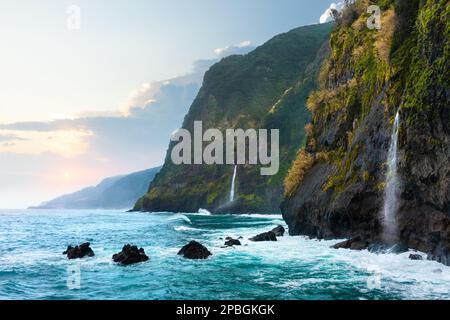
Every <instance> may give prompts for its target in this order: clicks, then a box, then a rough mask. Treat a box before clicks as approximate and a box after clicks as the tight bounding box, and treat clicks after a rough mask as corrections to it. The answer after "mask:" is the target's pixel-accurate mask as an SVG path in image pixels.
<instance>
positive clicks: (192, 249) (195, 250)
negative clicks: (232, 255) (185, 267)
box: [178, 241, 212, 260]
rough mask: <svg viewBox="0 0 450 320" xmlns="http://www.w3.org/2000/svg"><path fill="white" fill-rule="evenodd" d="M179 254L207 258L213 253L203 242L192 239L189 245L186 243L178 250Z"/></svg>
mask: <svg viewBox="0 0 450 320" xmlns="http://www.w3.org/2000/svg"><path fill="white" fill-rule="evenodd" d="M178 254H179V255H182V256H183V257H185V258H186V259H195V260H199V259H207V258H208V257H209V256H211V255H212V253H211V252H210V251H209V250H208V249H207V248H206V247H205V246H204V245H202V244H201V243H199V242H197V241H191V242H189V243H188V244H187V245H185V246H184V247H183V248H181V250H180V251H179V252H178Z"/></svg>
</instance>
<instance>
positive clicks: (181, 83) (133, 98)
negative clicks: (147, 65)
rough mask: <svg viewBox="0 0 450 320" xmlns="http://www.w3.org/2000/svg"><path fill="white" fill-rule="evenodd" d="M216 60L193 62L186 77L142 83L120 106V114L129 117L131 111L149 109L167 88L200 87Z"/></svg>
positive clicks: (160, 98)
mask: <svg viewBox="0 0 450 320" xmlns="http://www.w3.org/2000/svg"><path fill="white" fill-rule="evenodd" d="M215 62H217V60H199V61H196V62H194V64H193V68H192V70H191V72H189V73H188V74H186V75H183V76H179V77H175V78H172V79H167V80H163V81H155V82H147V83H143V84H142V85H141V87H140V88H138V89H136V90H133V91H132V92H130V94H129V95H128V99H127V100H126V102H125V103H124V104H123V105H122V106H121V108H120V109H121V113H122V115H125V116H130V115H131V114H132V113H133V110H134V111H136V109H144V108H151V106H152V105H153V104H157V103H158V100H163V99H164V97H162V96H161V95H163V94H164V92H165V89H166V88H168V87H171V86H172V87H173V86H177V87H180V88H181V87H189V86H192V85H195V86H197V87H200V85H201V83H202V80H203V75H204V74H205V72H206V71H207V70H208V69H209V68H210V67H211V66H212V65H213V64H214V63H215Z"/></svg>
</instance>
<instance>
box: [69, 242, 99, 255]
mask: <svg viewBox="0 0 450 320" xmlns="http://www.w3.org/2000/svg"><path fill="white" fill-rule="evenodd" d="M90 245H91V244H90V243H89V242H86V243H83V244H80V245H79V246H75V247H72V246H68V247H67V250H66V251H64V252H63V254H65V255H67V258H68V259H81V258H84V257H93V256H94V255H95V254H94V251H93V250H92V249H91V247H90Z"/></svg>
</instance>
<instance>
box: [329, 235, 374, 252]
mask: <svg viewBox="0 0 450 320" xmlns="http://www.w3.org/2000/svg"><path fill="white" fill-rule="evenodd" d="M368 246H369V242H368V241H366V240H363V238H362V237H355V238H353V239H349V240H346V241H343V242H339V243H337V244H335V245H334V246H332V248H333V249H352V250H364V249H367V247H368Z"/></svg>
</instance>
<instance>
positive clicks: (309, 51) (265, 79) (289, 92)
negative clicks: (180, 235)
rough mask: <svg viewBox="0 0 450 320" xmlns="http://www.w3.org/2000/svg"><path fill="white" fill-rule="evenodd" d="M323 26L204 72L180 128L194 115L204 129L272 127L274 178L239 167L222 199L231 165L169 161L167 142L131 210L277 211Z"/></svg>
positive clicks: (305, 115)
mask: <svg viewBox="0 0 450 320" xmlns="http://www.w3.org/2000/svg"><path fill="white" fill-rule="evenodd" d="M330 31H331V25H330V24H325V25H314V26H307V27H301V28H298V29H294V30H292V31H290V32H288V33H285V34H281V35H279V36H277V37H275V38H273V39H272V40H270V41H268V42H267V43H265V44H264V45H262V46H261V47H259V48H257V49H256V50H254V51H253V52H251V53H249V54H247V55H244V56H237V55H235V56H230V57H227V58H225V59H223V60H222V61H220V62H219V63H217V64H216V65H214V66H213V67H212V68H211V69H210V70H209V71H208V72H207V73H206V74H205V77H204V82H203V86H202V88H201V90H200V92H199V94H198V96H197V98H196V99H195V101H194V103H193V104H192V106H191V108H190V110H189V113H188V114H187V116H186V118H185V121H184V124H183V128H186V129H188V130H190V131H191V132H192V129H193V123H194V121H197V120H201V121H202V122H203V128H205V129H208V128H217V129H220V130H225V129H231V128H241V129H244V130H246V129H250V128H253V129H259V128H261V129H269V130H270V129H279V130H280V163H281V166H280V170H279V172H278V174H277V175H275V176H261V175H260V166H255V165H240V166H239V167H238V171H237V179H236V192H237V195H236V200H235V201H234V202H233V203H231V204H228V200H229V189H230V183H231V178H232V174H233V166H224V165H179V166H176V165H174V164H173V163H172V162H171V160H170V153H171V149H172V148H173V144H172V145H170V146H169V150H168V154H167V158H166V161H165V164H164V167H163V169H162V170H161V172H160V173H159V174H158V175H157V177H156V178H155V180H154V181H153V182H152V184H151V186H150V189H149V192H148V194H147V195H146V196H144V197H143V198H142V199H140V200H139V201H138V203H137V204H136V206H135V210H147V211H185V212H186V211H197V210H198V209H199V208H205V209H208V210H210V211H220V210H225V211H228V212H233V213H241V212H246V213H247V212H279V203H280V202H281V200H282V194H283V186H282V185H283V179H284V177H285V175H286V173H287V170H288V169H289V167H290V163H291V162H292V160H293V159H294V158H295V155H296V152H297V150H298V148H299V147H300V146H301V145H302V144H304V142H305V135H304V130H303V128H304V126H305V125H306V123H308V122H309V121H310V114H309V112H308V110H307V109H306V107H305V104H306V99H307V97H308V95H309V93H310V92H311V91H312V90H313V89H315V88H316V79H317V74H318V71H319V69H320V66H321V63H322V61H323V59H324V58H325V56H326V53H327V46H326V45H325V44H326V40H327V38H328V36H329V32H330Z"/></svg>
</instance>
